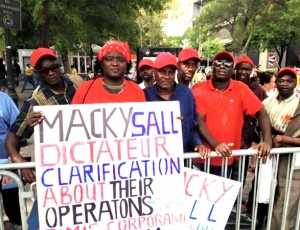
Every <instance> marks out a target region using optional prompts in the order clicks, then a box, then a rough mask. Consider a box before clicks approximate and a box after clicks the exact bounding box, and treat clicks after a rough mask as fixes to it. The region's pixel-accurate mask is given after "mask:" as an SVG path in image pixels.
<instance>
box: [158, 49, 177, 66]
mask: <svg viewBox="0 0 300 230" xmlns="http://www.w3.org/2000/svg"><path fill="white" fill-rule="evenodd" d="M166 66H173V67H175V68H176V69H178V66H177V61H176V57H175V56H174V55H172V54H171V53H169V52H166V53H161V54H159V55H157V57H156V59H155V61H154V68H155V69H162V68H164V67H166Z"/></svg>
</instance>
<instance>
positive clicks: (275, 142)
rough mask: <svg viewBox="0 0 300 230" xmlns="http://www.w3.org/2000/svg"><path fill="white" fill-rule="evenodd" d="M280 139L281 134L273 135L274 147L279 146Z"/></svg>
mask: <svg viewBox="0 0 300 230" xmlns="http://www.w3.org/2000/svg"><path fill="white" fill-rule="evenodd" d="M281 141H282V135H276V136H274V137H273V146H274V147H275V148H277V147H279V146H280V144H281Z"/></svg>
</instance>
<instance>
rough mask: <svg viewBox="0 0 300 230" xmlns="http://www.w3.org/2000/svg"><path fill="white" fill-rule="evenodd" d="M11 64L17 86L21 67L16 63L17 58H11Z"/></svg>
mask: <svg viewBox="0 0 300 230" xmlns="http://www.w3.org/2000/svg"><path fill="white" fill-rule="evenodd" d="M13 66H14V69H15V84H16V86H18V85H19V82H20V75H21V67H20V65H19V64H18V61H17V59H14V60H13Z"/></svg>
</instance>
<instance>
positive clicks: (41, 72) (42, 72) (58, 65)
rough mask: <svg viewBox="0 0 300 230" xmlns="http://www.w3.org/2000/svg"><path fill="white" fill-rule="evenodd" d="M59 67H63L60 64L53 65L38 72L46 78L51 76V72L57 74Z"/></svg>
mask: <svg viewBox="0 0 300 230" xmlns="http://www.w3.org/2000/svg"><path fill="white" fill-rule="evenodd" d="M59 67H61V64H59V63H53V64H52V65H51V66H49V67H48V68H41V69H39V70H37V71H38V73H39V74H40V75H41V76H43V77H46V76H48V74H49V71H51V72H57V71H58V69H59Z"/></svg>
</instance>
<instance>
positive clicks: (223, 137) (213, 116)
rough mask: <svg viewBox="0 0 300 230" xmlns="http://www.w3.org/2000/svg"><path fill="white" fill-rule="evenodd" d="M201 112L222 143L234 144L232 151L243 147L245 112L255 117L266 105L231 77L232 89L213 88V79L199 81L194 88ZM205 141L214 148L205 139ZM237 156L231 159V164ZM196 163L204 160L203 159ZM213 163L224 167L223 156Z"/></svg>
mask: <svg viewBox="0 0 300 230" xmlns="http://www.w3.org/2000/svg"><path fill="white" fill-rule="evenodd" d="M192 92H193V94H194V97H195V101H196V110H197V113H199V114H203V115H204V116H205V121H204V122H205V125H206V126H207V128H208V130H209V132H210V133H211V135H212V136H213V138H214V139H215V140H216V141H217V142H218V143H227V144H229V143H233V144H234V146H232V147H230V148H231V149H232V150H237V149H240V144H241V137H242V127H243V123H244V116H243V115H244V114H247V115H251V116H254V114H256V112H258V111H259V110H260V109H262V108H263V104H262V103H261V101H260V100H259V99H258V98H257V97H256V96H255V94H254V93H253V92H252V91H251V90H250V89H249V87H248V86H247V85H246V84H244V83H243V82H239V81H235V80H230V84H229V86H228V88H227V89H226V90H225V91H224V92H221V91H220V90H218V89H216V88H214V87H213V84H212V80H208V81H205V82H201V83H198V84H197V86H196V87H195V88H194V87H193V88H192ZM204 144H205V145H206V146H207V147H208V148H210V149H211V150H212V148H211V147H210V146H209V145H208V144H207V143H206V142H205V141H204ZM232 161H233V157H231V158H229V159H228V165H231V164H232ZM194 162H197V163H203V162H204V161H203V160H201V159H195V160H194ZM210 163H211V165H214V166H221V165H222V158H221V157H214V158H211V160H210Z"/></svg>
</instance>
